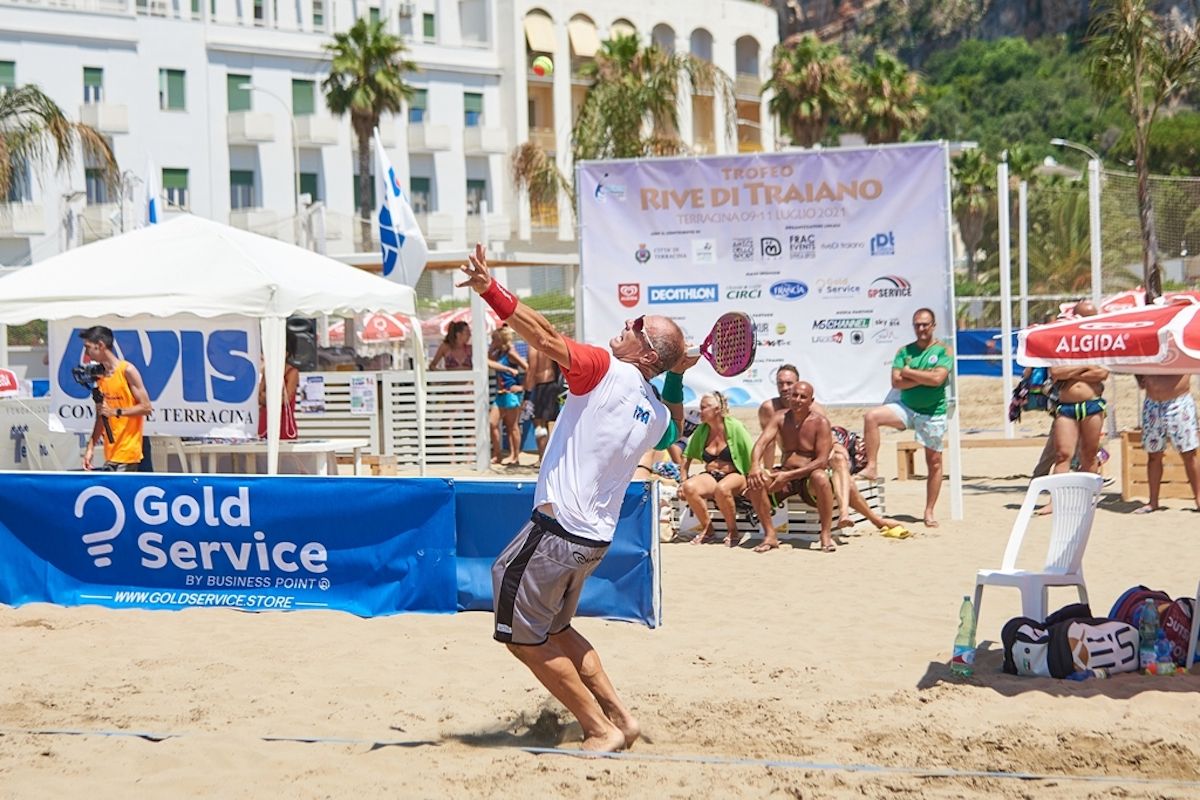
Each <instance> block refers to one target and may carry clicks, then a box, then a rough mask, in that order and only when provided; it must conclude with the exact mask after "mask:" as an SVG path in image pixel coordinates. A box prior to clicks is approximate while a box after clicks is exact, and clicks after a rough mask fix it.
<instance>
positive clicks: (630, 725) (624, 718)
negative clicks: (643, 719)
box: [607, 713, 642, 750]
mask: <svg viewBox="0 0 1200 800" xmlns="http://www.w3.org/2000/svg"><path fill="white" fill-rule="evenodd" d="M607 716H608V719H609V721H611V722H612V724H613V725H616V726H617V729H618V730H620V731H621V734H622V735H623V736H624V737H625V749H626V750H628V749H629V748H631V747H633V743H634V742H636V741H637V740H638V737H639V736H641V735H642V726H641V725H639V724H638V721H637V720H636V719H634V717H633V715H632V714H625V715H621V714H615V713H609V714H607Z"/></svg>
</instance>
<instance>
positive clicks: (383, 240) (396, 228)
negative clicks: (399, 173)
mask: <svg viewBox="0 0 1200 800" xmlns="http://www.w3.org/2000/svg"><path fill="white" fill-rule="evenodd" d="M375 155H376V157H377V158H378V159H379V174H380V175H381V176H383V179H384V184H385V185H386V186H385V189H384V192H383V200H382V202H381V203H380V204H379V246H380V249H381V250H382V251H383V277H385V278H387V279H388V280H391V281H395V282H396V283H402V284H404V285H405V286H416V285H417V279H418V278H420V277H421V272H422V271H423V270H424V269H425V262H426V261H428V260H429V246H428V245H426V244H425V236H424V235H423V234H422V233H421V229H420V228H419V227H417V217H416V215H415V214H413V210H412V206H410V205H409V204H408V198H406V197H405V196H404V191H403V190H402V189H401V188H400V181H399V180H397V179H396V171H395V170H394V169H393V168H392V162H391V159H389V158H388V157H387V153H385V152H384V151H383V145H381V144H380V143H379V130H378V129H376V131H375Z"/></svg>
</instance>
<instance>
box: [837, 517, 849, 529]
mask: <svg viewBox="0 0 1200 800" xmlns="http://www.w3.org/2000/svg"><path fill="white" fill-rule="evenodd" d="M833 527H835V528H853V527H854V520H852V519H850V518H849V517H840V518H839V519H838V521H837V523H836V524H834V526H833Z"/></svg>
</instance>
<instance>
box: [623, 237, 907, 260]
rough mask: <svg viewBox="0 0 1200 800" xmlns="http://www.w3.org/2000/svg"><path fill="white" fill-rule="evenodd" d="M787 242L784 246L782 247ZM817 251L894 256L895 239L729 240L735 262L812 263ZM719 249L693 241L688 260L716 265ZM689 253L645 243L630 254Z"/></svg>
mask: <svg viewBox="0 0 1200 800" xmlns="http://www.w3.org/2000/svg"><path fill="white" fill-rule="evenodd" d="M785 242H786V245H785ZM818 250H826V251H829V250H863V251H866V252H869V253H870V254H871V255H873V256H893V255H895V254H896V236H895V234H894V233H893V232H892V231H883V232H881V233H876V234H874V235H873V236H871V237H870V238H868V239H867V240H866V241H862V240H858V241H849V242H842V241H823V240H822V239H821V238H820V237H818V236H817V234H815V233H793V234H787V235H786V236H785V237H783V238H781V237H777V236H759V237H757V238H756V237H754V236H738V237H734V238H733V239H732V240H730V251H729V255H730V257H732V259H733V260H734V261H735V262H740V263H745V262H752V261H766V262H770V261H780V260H782V259H783V258H784V255H785V253H786V256H787V258H788V260H791V261H804V260H807V259H815V258H816V257H817V251H818ZM719 253H720V247H719V244H718V241H717V240H716V239H692V240H691V253H690V258H691V262H692V263H693V264H715V263H717V256H718V254H719ZM688 258H689V253H688V251H687V249H685V248H684V247H680V246H679V245H655V246H654V247H650V246H648V245H646V244H645V243H641V244H639V245H638V246H637V249H636V250H634V251H633V259H634V261H636V262H637V263H639V264H647V263H649V262H650V261H686V260H688Z"/></svg>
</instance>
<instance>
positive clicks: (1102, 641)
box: [1000, 603, 1139, 678]
mask: <svg viewBox="0 0 1200 800" xmlns="http://www.w3.org/2000/svg"><path fill="white" fill-rule="evenodd" d="M1000 640H1001V642H1003V644H1004V671H1005V672H1007V673H1008V674H1010V675H1037V676H1040V677H1043V678H1065V677H1067V676H1068V675H1070V674H1071V673H1073V672H1080V671H1082V670H1086V669H1095V668H1097V667H1103V668H1104V669H1107V670H1108V671H1109V672H1114V673H1115V672H1136V671H1137V668H1138V643H1139V642H1138V632H1137V628H1135V627H1133V626H1132V625H1129V624H1128V623H1125V622H1121V621H1119V620H1114V619H1105V618H1104V617H1093V616H1092V609H1091V608H1089V607H1088V605H1087V604H1086V603H1074V604H1072V605H1069V606H1066V607H1064V608H1061V609H1059V610H1058V611H1056V612H1054V613H1053V614H1051V615H1050V616H1048V617H1046V621H1045V622H1038V621H1037V620H1035V619H1031V618H1029V617H1015V618H1014V619H1010V620H1009V621H1008V622H1007V623H1006V624H1005V625H1004V628H1003V630H1001V632H1000Z"/></svg>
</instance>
